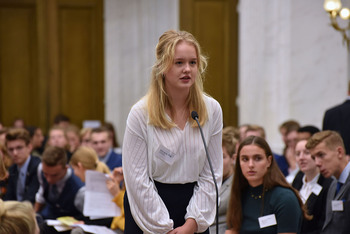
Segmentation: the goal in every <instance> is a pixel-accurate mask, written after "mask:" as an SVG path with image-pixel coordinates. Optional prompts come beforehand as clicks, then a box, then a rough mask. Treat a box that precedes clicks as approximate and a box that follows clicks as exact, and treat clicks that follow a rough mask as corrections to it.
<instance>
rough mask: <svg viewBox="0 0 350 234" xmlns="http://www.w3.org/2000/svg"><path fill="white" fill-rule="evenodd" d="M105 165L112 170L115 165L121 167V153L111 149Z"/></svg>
mask: <svg viewBox="0 0 350 234" xmlns="http://www.w3.org/2000/svg"><path fill="white" fill-rule="evenodd" d="M106 164H107V166H108V167H109V169H110V170H111V171H113V169H114V168H116V167H121V166H122V155H121V154H117V153H116V152H114V151H113V150H112V153H111V155H110V157H109V159H108V161H107V163H106Z"/></svg>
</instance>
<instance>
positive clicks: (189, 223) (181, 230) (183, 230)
mask: <svg viewBox="0 0 350 234" xmlns="http://www.w3.org/2000/svg"><path fill="white" fill-rule="evenodd" d="M197 228H198V227H197V223H196V221H195V220H194V219H191V218H189V219H187V220H186V222H185V223H184V225H182V226H180V227H178V228H175V229H174V230H172V231H170V232H168V234H193V233H195V232H196V231H197Z"/></svg>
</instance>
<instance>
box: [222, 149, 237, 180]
mask: <svg viewBox="0 0 350 234" xmlns="http://www.w3.org/2000/svg"><path fill="white" fill-rule="evenodd" d="M222 154H223V157H224V158H223V162H224V169H223V180H225V179H227V178H228V177H229V176H230V175H232V174H233V164H234V159H233V156H232V157H230V155H229V154H228V153H227V150H226V147H224V146H223V147H222Z"/></svg>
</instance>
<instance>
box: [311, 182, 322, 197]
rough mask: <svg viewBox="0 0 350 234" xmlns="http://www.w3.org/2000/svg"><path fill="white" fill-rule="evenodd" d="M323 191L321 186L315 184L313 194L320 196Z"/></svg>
mask: <svg viewBox="0 0 350 234" xmlns="http://www.w3.org/2000/svg"><path fill="white" fill-rule="evenodd" d="M321 191H322V186H321V185H319V184H315V185H314V187H313V188H312V192H313V193H314V194H315V195H316V196H318V195H319V194H320V192H321Z"/></svg>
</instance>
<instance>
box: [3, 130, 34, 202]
mask: <svg viewBox="0 0 350 234" xmlns="http://www.w3.org/2000/svg"><path fill="white" fill-rule="evenodd" d="M6 147H7V151H8V154H9V155H10V156H11V158H12V161H13V163H14V164H13V165H12V166H11V167H10V168H9V181H8V185H7V191H6V194H5V197H4V200H17V201H25V200H26V201H30V202H31V203H32V204H34V202H35V194H36V192H37V191H38V189H39V181H38V177H37V168H38V165H39V164H40V161H41V160H40V158H38V157H35V156H32V155H31V154H30V153H31V151H32V145H31V143H30V135H29V132H28V131H27V130H25V129H23V128H15V129H11V130H10V131H8V133H7V134H6Z"/></svg>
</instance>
